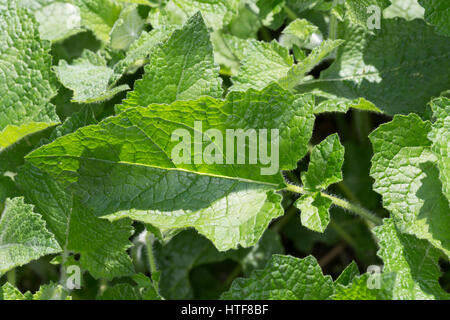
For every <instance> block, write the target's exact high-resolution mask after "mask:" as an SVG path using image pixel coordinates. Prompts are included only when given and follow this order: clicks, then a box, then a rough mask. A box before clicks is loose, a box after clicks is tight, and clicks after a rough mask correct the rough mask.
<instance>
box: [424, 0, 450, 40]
mask: <svg viewBox="0 0 450 320" xmlns="http://www.w3.org/2000/svg"><path fill="white" fill-rule="evenodd" d="M419 3H420V5H421V6H422V7H424V8H425V21H427V22H428V23H430V24H432V25H434V26H436V29H437V32H438V33H440V34H442V35H444V36H450V3H449V2H448V1H446V0H433V1H424V0H419Z"/></svg>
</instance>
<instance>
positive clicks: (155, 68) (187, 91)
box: [123, 13, 223, 106]
mask: <svg viewBox="0 0 450 320" xmlns="http://www.w3.org/2000/svg"><path fill="white" fill-rule="evenodd" d="M222 92H223V91H222V80H221V79H220V77H219V68H218V67H216V65H215V64H214V57H213V49H212V45H211V41H210V39H209V33H208V30H207V28H206V25H205V23H204V22H203V18H202V16H201V14H199V13H198V14H196V15H194V16H193V17H191V18H190V19H189V20H188V22H187V23H186V24H185V25H184V27H183V28H182V29H181V30H176V31H174V32H173V33H172V36H171V37H170V39H169V40H168V41H167V42H166V43H163V44H160V45H158V46H157V47H156V48H154V49H153V50H152V52H151V56H150V64H148V65H147V66H146V67H145V74H144V77H143V78H142V80H138V81H136V84H135V89H134V91H132V92H130V93H129V94H128V97H127V99H125V100H124V101H123V104H124V105H126V106H147V105H149V104H151V103H171V102H173V101H176V100H194V99H197V98H198V97H200V96H206V95H207V96H211V97H215V98H220V97H221V96H222Z"/></svg>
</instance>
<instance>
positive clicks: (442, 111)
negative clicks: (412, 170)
mask: <svg viewBox="0 0 450 320" xmlns="http://www.w3.org/2000/svg"><path fill="white" fill-rule="evenodd" d="M430 106H431V109H432V110H433V116H434V118H435V119H436V121H435V122H434V123H433V125H432V129H431V131H430V133H429V134H428V138H429V139H430V140H431V141H433V144H432V146H431V150H432V151H433V152H434V154H435V155H436V157H437V166H438V168H439V178H440V179H441V182H442V190H443V191H444V194H445V196H446V197H447V199H448V200H449V201H450V143H449V141H450V99H449V98H445V97H442V98H438V99H435V100H432V101H431V103H430Z"/></svg>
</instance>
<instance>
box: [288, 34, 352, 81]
mask: <svg viewBox="0 0 450 320" xmlns="http://www.w3.org/2000/svg"><path fill="white" fill-rule="evenodd" d="M342 43H344V41H342V40H325V41H323V42H322V43H321V44H320V45H318V46H317V47H315V48H314V49H313V50H312V51H311V53H310V54H309V55H308V56H307V57H306V58H305V59H303V60H301V61H299V62H298V63H297V64H295V65H294V66H292V68H290V69H289V71H288V73H287V75H286V76H285V77H283V78H282V79H281V80H280V84H281V86H282V87H283V88H287V89H293V88H294V87H296V86H297V85H299V84H300V83H302V82H303V79H304V77H305V76H306V74H307V73H308V72H310V71H311V70H312V69H313V68H314V67H315V66H316V65H317V64H319V62H321V61H322V60H323V59H324V58H326V57H327V56H328V55H329V54H330V53H332V52H333V51H334V49H336V48H337V47H339V46H340V45H341V44H342Z"/></svg>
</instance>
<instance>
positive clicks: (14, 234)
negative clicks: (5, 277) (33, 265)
mask: <svg viewBox="0 0 450 320" xmlns="http://www.w3.org/2000/svg"><path fill="white" fill-rule="evenodd" d="M60 251H61V248H60V246H59V245H58V243H57V242H56V240H55V238H54V236H53V235H52V234H51V233H50V232H48V230H47V228H46V226H45V222H44V221H43V220H42V218H41V216H40V215H39V214H37V213H35V212H33V206H31V205H29V204H26V203H24V200H23V198H13V199H6V203H5V209H4V211H3V213H2V216H1V218H0V275H2V274H4V273H6V272H7V271H8V270H11V269H13V268H15V267H18V266H22V265H24V264H27V263H28V262H30V261H32V260H36V259H39V258H40V257H42V256H45V255H48V254H54V253H59V252H60Z"/></svg>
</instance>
